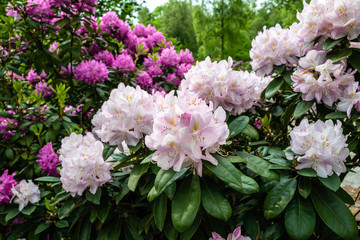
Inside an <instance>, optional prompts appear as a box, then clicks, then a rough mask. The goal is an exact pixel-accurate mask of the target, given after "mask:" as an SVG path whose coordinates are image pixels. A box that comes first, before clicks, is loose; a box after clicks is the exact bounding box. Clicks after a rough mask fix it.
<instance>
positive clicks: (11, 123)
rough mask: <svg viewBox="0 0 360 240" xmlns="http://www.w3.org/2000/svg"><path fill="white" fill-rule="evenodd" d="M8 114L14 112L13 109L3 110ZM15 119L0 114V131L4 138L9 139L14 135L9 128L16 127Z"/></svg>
mask: <svg viewBox="0 0 360 240" xmlns="http://www.w3.org/2000/svg"><path fill="white" fill-rule="evenodd" d="M5 112H7V113H10V114H12V115H13V114H15V111H14V110H8V111H5ZM17 125H18V124H17V121H16V120H15V119H12V118H7V117H3V116H0V133H2V134H3V136H2V138H3V139H5V140H9V139H10V138H11V137H13V136H15V133H13V132H12V131H11V130H10V128H12V127H17Z"/></svg>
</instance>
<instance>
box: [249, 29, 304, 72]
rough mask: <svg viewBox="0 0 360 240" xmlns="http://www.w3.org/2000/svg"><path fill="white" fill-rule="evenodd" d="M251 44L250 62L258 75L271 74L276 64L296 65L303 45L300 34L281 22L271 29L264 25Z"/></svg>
mask: <svg viewBox="0 0 360 240" xmlns="http://www.w3.org/2000/svg"><path fill="white" fill-rule="evenodd" d="M251 46H252V48H251V50H250V58H251V59H252V61H251V62H250V64H251V66H252V68H253V70H255V71H256V73H257V74H258V76H264V75H266V74H270V73H271V72H272V70H273V66H274V65H276V66H280V65H283V64H286V65H287V66H290V67H292V66H295V65H296V64H297V58H296V57H297V56H301V47H302V45H301V43H300V42H299V38H298V36H297V35H296V34H294V32H293V31H291V30H289V29H286V28H282V27H281V26H280V25H279V24H276V26H275V27H271V28H269V29H266V26H264V31H263V32H259V34H258V35H257V36H256V38H255V39H254V40H253V41H252V42H251Z"/></svg>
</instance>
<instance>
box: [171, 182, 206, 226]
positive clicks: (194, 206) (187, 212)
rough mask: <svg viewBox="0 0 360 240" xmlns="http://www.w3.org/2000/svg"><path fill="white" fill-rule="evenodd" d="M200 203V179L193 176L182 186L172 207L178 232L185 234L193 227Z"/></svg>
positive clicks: (172, 216)
mask: <svg viewBox="0 0 360 240" xmlns="http://www.w3.org/2000/svg"><path fill="white" fill-rule="evenodd" d="M200 201H201V190H200V182H199V177H198V176H197V175H193V176H192V177H189V178H187V179H185V181H184V182H183V183H182V184H181V185H180V187H179V189H178V190H177V192H176V194H175V197H174V200H173V202H172V205H171V219H172V222H173V224H174V227H175V228H176V229H177V230H178V231H180V232H184V231H185V230H187V229H188V228H189V227H191V225H192V224H193V222H194V220H195V217H196V214H197V212H198V210H199V206H200Z"/></svg>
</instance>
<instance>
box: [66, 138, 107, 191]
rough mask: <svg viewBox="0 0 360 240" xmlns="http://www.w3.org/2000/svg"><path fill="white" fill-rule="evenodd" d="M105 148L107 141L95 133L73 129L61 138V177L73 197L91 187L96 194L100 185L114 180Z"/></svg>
mask: <svg viewBox="0 0 360 240" xmlns="http://www.w3.org/2000/svg"><path fill="white" fill-rule="evenodd" d="M103 149H104V146H103V144H102V143H101V142H100V141H97V140H96V139H95V137H94V136H93V135H92V134H91V133H87V134H86V135H85V136H83V135H79V134H75V133H71V134H70V136H69V137H65V138H64V139H63V140H62V141H61V148H60V156H59V159H60V161H61V165H62V169H61V170H60V176H61V177H60V180H61V182H62V186H63V188H64V190H65V191H67V192H70V194H71V195H72V196H73V197H74V196H75V195H76V194H78V195H80V196H81V195H82V194H83V192H84V191H85V190H86V189H87V188H88V187H90V192H91V193H92V194H95V193H96V191H97V189H98V188H99V187H100V186H102V185H103V184H105V183H107V182H111V181H112V180H111V178H112V177H111V172H110V168H111V166H112V163H109V162H106V161H104V158H103Z"/></svg>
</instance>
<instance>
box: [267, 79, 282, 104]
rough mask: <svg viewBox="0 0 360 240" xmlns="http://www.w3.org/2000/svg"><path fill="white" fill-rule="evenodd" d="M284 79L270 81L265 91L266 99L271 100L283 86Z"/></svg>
mask: <svg viewBox="0 0 360 240" xmlns="http://www.w3.org/2000/svg"><path fill="white" fill-rule="evenodd" d="M283 83H284V79H283V78H275V79H274V80H272V81H271V82H270V83H269V85H268V86H267V87H266V89H265V97H266V98H267V99H270V98H272V97H273V96H274V95H275V94H276V92H277V91H278V90H279V89H280V88H281V85H283Z"/></svg>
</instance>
